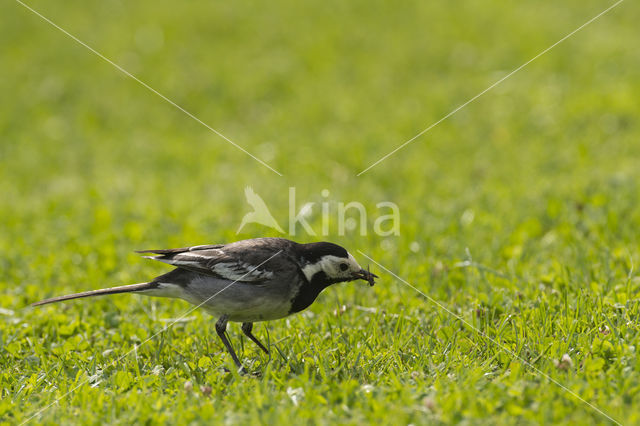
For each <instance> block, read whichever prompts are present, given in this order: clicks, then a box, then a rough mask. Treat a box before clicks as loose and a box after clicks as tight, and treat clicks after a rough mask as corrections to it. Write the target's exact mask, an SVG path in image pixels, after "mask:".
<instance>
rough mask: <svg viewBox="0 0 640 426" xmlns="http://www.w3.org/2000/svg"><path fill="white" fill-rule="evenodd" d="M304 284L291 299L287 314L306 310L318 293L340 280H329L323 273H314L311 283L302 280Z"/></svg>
mask: <svg viewBox="0 0 640 426" xmlns="http://www.w3.org/2000/svg"><path fill="white" fill-rule="evenodd" d="M303 282H304V284H303V285H302V286H301V287H300V289H299V290H298V294H296V295H295V296H294V297H293V299H291V309H289V314H295V313H296V312H300V311H302V310H305V309H307V308H308V307H309V306H310V305H311V304H312V303H313V302H314V301H315V300H316V298H317V297H318V295H319V294H320V292H322V290H324V289H325V288H327V287H329V286H330V285H332V284H337V283H339V282H342V280H335V279H333V280H331V279H329V278H328V277H327V274H325V273H324V272H323V271H320V272H316V274H315V275H314V276H313V277H312V278H311V281H307V280H306V279H305V280H303Z"/></svg>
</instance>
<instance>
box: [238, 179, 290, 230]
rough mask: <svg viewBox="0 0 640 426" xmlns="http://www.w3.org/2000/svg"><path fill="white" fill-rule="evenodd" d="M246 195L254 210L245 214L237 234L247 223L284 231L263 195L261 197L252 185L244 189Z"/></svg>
mask: <svg viewBox="0 0 640 426" xmlns="http://www.w3.org/2000/svg"><path fill="white" fill-rule="evenodd" d="M244 197H245V198H246V199H247V203H249V205H250V206H251V207H253V211H252V212H249V213H247V214H245V215H244V217H243V218H242V221H241V222H240V226H239V227H238V230H237V231H236V234H239V233H240V231H241V230H242V228H244V226H245V225H246V224H247V223H257V224H259V225H264V226H268V227H269V228H273V229H275V230H276V231H278V232H280V233H281V234H283V233H284V231H283V230H282V228H281V227H280V225H278V222H276V220H275V219H274V218H273V216H272V215H271V212H270V211H269V208H268V207H267V205H266V204H265V202H264V200H263V199H262V197H260V196H259V195H258V194H257V193H256V192H255V191H254V190H253V188H251V187H250V186H247V187H246V188H245V189H244Z"/></svg>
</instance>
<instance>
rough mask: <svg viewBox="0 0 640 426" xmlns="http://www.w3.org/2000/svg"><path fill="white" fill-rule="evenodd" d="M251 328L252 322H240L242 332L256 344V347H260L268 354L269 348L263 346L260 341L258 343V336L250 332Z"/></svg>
mask: <svg viewBox="0 0 640 426" xmlns="http://www.w3.org/2000/svg"><path fill="white" fill-rule="evenodd" d="M252 329H253V323H252V322H243V323H242V332H243V333H244V335H245V336H247V337H248V338H249V339H251V340H253V343H255V344H256V345H258V347H259V348H260V349H262V350H263V351H264V353H266V354H267V355H269V349H267V348H265V347H264V345H263V344H262V343H260V341H259V340H258V338H257V337H256V336H254V335H253V333H251V330H252Z"/></svg>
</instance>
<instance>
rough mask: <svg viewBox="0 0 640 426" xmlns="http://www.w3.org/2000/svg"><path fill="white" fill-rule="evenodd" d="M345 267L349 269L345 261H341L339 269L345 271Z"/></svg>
mask: <svg viewBox="0 0 640 426" xmlns="http://www.w3.org/2000/svg"><path fill="white" fill-rule="evenodd" d="M347 269H349V265H347V264H346V263H341V264H340V270H341V271H346V270H347Z"/></svg>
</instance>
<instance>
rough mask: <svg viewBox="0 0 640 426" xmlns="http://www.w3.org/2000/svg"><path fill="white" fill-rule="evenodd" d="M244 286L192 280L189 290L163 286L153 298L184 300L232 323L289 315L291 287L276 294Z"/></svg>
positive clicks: (166, 284) (271, 291) (242, 284)
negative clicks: (224, 317)
mask: <svg viewBox="0 0 640 426" xmlns="http://www.w3.org/2000/svg"><path fill="white" fill-rule="evenodd" d="M274 290H276V289H274V287H273V286H271V287H270V288H269V289H267V288H265V287H262V286H259V285H254V284H245V283H240V282H237V283H233V284H231V283H225V285H220V281H218V282H215V283H214V282H212V280H210V279H203V280H193V281H192V282H190V283H189V286H188V287H187V288H184V287H182V286H179V285H176V284H171V283H160V285H159V287H158V288H157V289H154V290H153V291H152V292H150V293H149V294H150V295H153V296H159V297H174V298H176V297H177V298H181V299H183V300H186V301H187V302H189V303H191V304H193V305H195V306H197V307H199V308H202V309H204V310H205V311H206V312H207V313H209V314H210V315H213V316H215V317H220V316H222V315H227V316H228V318H229V320H230V321H235V322H258V321H268V320H274V319H279V318H284V317H286V316H288V315H289V311H290V309H291V298H292V297H293V295H292V294H289V293H290V289H289V288H288V286H283V287H282V288H279V289H277V290H279V291H274Z"/></svg>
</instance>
